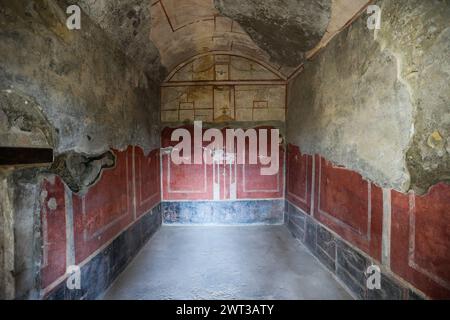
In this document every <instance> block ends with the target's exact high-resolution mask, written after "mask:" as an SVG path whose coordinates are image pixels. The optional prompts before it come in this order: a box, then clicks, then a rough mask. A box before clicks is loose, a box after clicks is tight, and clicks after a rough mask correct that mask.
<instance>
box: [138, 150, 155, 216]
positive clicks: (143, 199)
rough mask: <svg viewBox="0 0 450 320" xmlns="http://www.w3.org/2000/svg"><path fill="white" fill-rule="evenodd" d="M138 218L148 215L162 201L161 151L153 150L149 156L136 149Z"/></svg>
mask: <svg viewBox="0 0 450 320" xmlns="http://www.w3.org/2000/svg"><path fill="white" fill-rule="evenodd" d="M134 161H135V186H136V217H140V216H141V215H143V214H145V213H147V212H148V211H149V210H150V209H152V208H153V207H154V206H155V205H157V204H158V203H159V202H160V199H161V192H160V191H161V182H160V169H159V168H160V162H159V150H158V149H157V150H153V151H152V152H150V154H148V155H147V156H146V155H144V151H143V150H142V149H141V148H139V147H135V148H134Z"/></svg>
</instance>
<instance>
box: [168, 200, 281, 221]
mask: <svg viewBox="0 0 450 320" xmlns="http://www.w3.org/2000/svg"><path fill="white" fill-rule="evenodd" d="M284 205H285V202H284V200H249V201H180V202H163V203H162V207H163V209H162V210H163V217H164V223H165V224H183V225H184V224H200V225H208V224H211V225H213V224H219V225H239V224H283V222H284V214H285V210H284Z"/></svg>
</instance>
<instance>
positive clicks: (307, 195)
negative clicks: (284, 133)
mask: <svg viewBox="0 0 450 320" xmlns="http://www.w3.org/2000/svg"><path fill="white" fill-rule="evenodd" d="M312 159H313V158H312V156H310V155H303V154H302V153H301V151H300V149H299V147H297V146H294V145H289V146H288V155H287V172H286V179H287V192H286V197H287V199H288V200H289V201H291V202H292V203H293V204H295V205H296V206H297V207H299V208H300V209H302V210H303V211H304V212H306V213H308V214H311V189H312Z"/></svg>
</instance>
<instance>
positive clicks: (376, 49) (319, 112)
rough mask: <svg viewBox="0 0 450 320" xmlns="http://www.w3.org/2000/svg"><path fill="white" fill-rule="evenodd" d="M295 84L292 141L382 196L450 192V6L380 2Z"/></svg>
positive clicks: (290, 128) (291, 101) (291, 105)
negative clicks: (377, 12) (372, 21)
mask: <svg viewBox="0 0 450 320" xmlns="http://www.w3.org/2000/svg"><path fill="white" fill-rule="evenodd" d="M376 4H377V5H379V6H380V7H381V8H382V25H381V30H380V31H377V32H374V31H373V30H369V29H368V28H367V24H366V20H367V17H368V16H367V15H366V14H363V15H362V16H361V17H360V18H359V19H358V20H357V21H356V22H355V23H354V24H352V25H351V26H350V27H349V28H347V29H346V30H344V31H343V32H342V33H341V34H339V35H338V36H337V37H336V38H335V39H333V40H332V41H331V42H330V44H329V46H328V47H326V48H325V49H324V50H323V51H322V52H321V53H320V54H319V55H318V56H317V58H316V59H314V60H313V61H311V62H309V63H308V64H307V65H306V66H305V70H304V72H303V73H302V74H300V75H299V76H298V77H297V78H296V79H295V80H294V81H293V82H292V83H291V84H290V90H289V92H290V96H289V104H288V117H287V119H288V123H287V127H288V129H287V135H288V140H289V142H290V143H292V144H296V145H298V146H300V148H301V150H302V152H305V153H310V154H312V153H319V154H321V155H323V156H325V157H326V158H327V159H329V160H331V161H333V162H335V163H336V164H338V165H343V166H345V167H347V168H349V169H352V170H355V171H357V172H359V173H361V174H362V175H363V176H364V177H365V178H367V179H369V180H371V181H373V182H375V183H376V184H378V185H380V186H382V187H388V188H394V189H397V190H399V191H407V190H409V189H414V190H416V191H417V192H419V193H424V192H426V191H427V190H428V188H429V187H430V186H432V185H434V184H435V183H437V182H439V181H446V182H449V181H450V180H449V173H450V161H449V159H450V158H449V153H448V151H449V150H448V144H449V140H448V139H449V136H448V130H449V124H450V122H449V115H450V110H449V109H450V108H449V101H450V99H449V94H450V88H449V83H448V78H449V70H450V69H449V60H448V56H449V54H448V53H449V47H450V41H449V37H448V35H449V23H448V21H450V5H449V4H450V2H449V1H430V2H422V1H378V2H376Z"/></svg>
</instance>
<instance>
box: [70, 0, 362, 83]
mask: <svg viewBox="0 0 450 320" xmlns="http://www.w3.org/2000/svg"><path fill="white" fill-rule="evenodd" d="M368 2H369V1H368V0H314V1H312V0H245V1H242V0H109V1H98V0H97V1H96V0H80V1H79V3H80V5H81V6H82V7H83V9H84V11H85V12H86V13H87V14H88V15H89V16H90V17H91V19H92V20H94V21H95V22H97V23H98V24H99V26H100V27H102V28H103V29H104V30H105V31H106V32H107V33H108V34H109V35H110V36H111V38H112V39H113V40H115V41H117V42H118V43H119V45H120V46H121V47H122V48H123V50H124V52H125V53H126V54H128V55H129V56H130V57H131V58H132V59H134V60H135V61H136V63H138V64H140V65H141V66H142V67H143V68H147V69H148V71H152V72H155V70H154V65H155V61H156V60H159V59H160V61H161V63H162V65H163V66H164V67H165V68H166V69H167V70H168V71H169V72H170V71H172V70H173V69H175V68H176V67H177V66H179V65H180V64H181V63H183V62H186V61H188V60H190V59H192V58H194V57H196V56H198V55H202V54H205V53H210V52H216V53H221V54H232V55H239V56H243V57H249V58H252V59H254V60H258V61H259V62H260V63H262V64H264V65H266V66H270V68H271V69H273V70H277V71H278V72H279V74H281V75H282V76H283V77H284V78H288V77H289V76H291V75H292V74H294V73H295V72H296V71H297V70H298V69H299V67H300V66H301V65H302V63H303V62H304V60H305V59H307V58H308V57H310V56H312V55H313V54H314V53H315V52H316V51H317V50H319V49H320V48H321V47H323V46H324V45H326V43H327V42H328V41H329V40H330V39H331V38H332V37H333V36H334V35H335V34H336V33H338V32H339V31H340V30H341V29H342V28H343V27H344V26H345V25H346V24H347V23H348V22H349V21H350V20H351V19H352V18H353V17H354V16H355V15H356V14H357V13H358V12H360V11H361V10H362V9H363V8H364V7H365V6H366V5H367V4H368ZM150 40H151V41H150ZM156 49H157V50H156ZM157 51H159V55H158V54H157Z"/></svg>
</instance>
